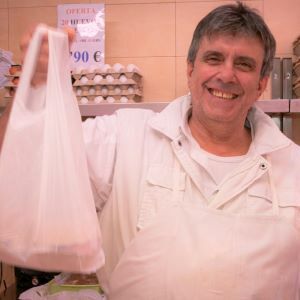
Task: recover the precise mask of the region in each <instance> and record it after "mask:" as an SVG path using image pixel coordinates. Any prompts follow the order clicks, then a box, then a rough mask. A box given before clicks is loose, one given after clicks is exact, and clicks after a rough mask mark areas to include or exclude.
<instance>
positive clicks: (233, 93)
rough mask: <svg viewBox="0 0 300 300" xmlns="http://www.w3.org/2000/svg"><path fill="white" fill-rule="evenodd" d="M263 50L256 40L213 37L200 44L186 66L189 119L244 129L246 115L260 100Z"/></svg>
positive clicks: (264, 79)
mask: <svg viewBox="0 0 300 300" xmlns="http://www.w3.org/2000/svg"><path fill="white" fill-rule="evenodd" d="M263 57H264V49H263V46H262V44H261V42H260V41H259V40H258V39H257V38H253V37H247V36H231V35H225V36H224V35H216V36H213V37H211V38H207V37H204V38H203V39H202V40H201V41H200V46H199V50H198V53H197V56H196V59H195V62H194V64H193V65H192V64H190V63H188V70H187V75H188V85H189V88H190V92H191V96H192V106H193V109H192V117H191V118H192V119H194V120H193V121H197V122H200V123H202V122H209V121H217V122H225V123H226V122H227V123H228V122H231V123H232V124H233V125H236V126H243V125H244V121H245V118H246V115H247V111H248V110H249V108H250V107H251V106H252V104H253V103H254V102H255V101H256V100H257V99H258V98H259V97H260V95H261V93H262V92H263V91H264V89H265V87H266V84H267V80H268V78H267V77H264V78H260V71H261V67H262V62H263Z"/></svg>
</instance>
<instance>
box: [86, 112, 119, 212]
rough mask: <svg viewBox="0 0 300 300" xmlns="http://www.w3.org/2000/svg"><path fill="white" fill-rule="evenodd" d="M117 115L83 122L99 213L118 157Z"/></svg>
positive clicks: (108, 192)
mask: <svg viewBox="0 0 300 300" xmlns="http://www.w3.org/2000/svg"><path fill="white" fill-rule="evenodd" d="M116 123H117V121H116V115H111V116H103V117H96V118H93V119H92V118H91V119H87V120H86V121H85V122H83V140H84V144H85V149H86V157H87V164H88V170H89V175H90V181H91V186H92V190H93V194H94V199H95V205H96V209H97V211H100V210H101V209H102V208H103V206H104V204H105V202H106V200H107V199H108V197H109V195H110V192H111V187H112V177H113V170H114V164H115V155H116V140H117V130H116V128H117V126H116Z"/></svg>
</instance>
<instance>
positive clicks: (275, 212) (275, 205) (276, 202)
mask: <svg viewBox="0 0 300 300" xmlns="http://www.w3.org/2000/svg"><path fill="white" fill-rule="evenodd" d="M266 159H267V161H268V162H269V168H268V174H269V183H270V187H271V199H272V212H273V215H275V216H278V215H279V200H278V197H277V192H276V189H275V183H274V177H273V170H272V163H271V158H270V156H269V155H268V156H267V158H266Z"/></svg>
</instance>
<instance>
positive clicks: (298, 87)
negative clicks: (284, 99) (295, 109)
mask: <svg viewBox="0 0 300 300" xmlns="http://www.w3.org/2000/svg"><path fill="white" fill-rule="evenodd" d="M293 93H294V94H295V96H296V97H297V98H300V77H299V78H296V79H295V80H294V82H293Z"/></svg>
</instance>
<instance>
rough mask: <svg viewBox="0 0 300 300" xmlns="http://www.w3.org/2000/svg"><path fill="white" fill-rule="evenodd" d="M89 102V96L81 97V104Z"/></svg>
mask: <svg viewBox="0 0 300 300" xmlns="http://www.w3.org/2000/svg"><path fill="white" fill-rule="evenodd" d="M88 102H89V99H88V98H87V97H81V99H80V103H81V104H87V103H88Z"/></svg>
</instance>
